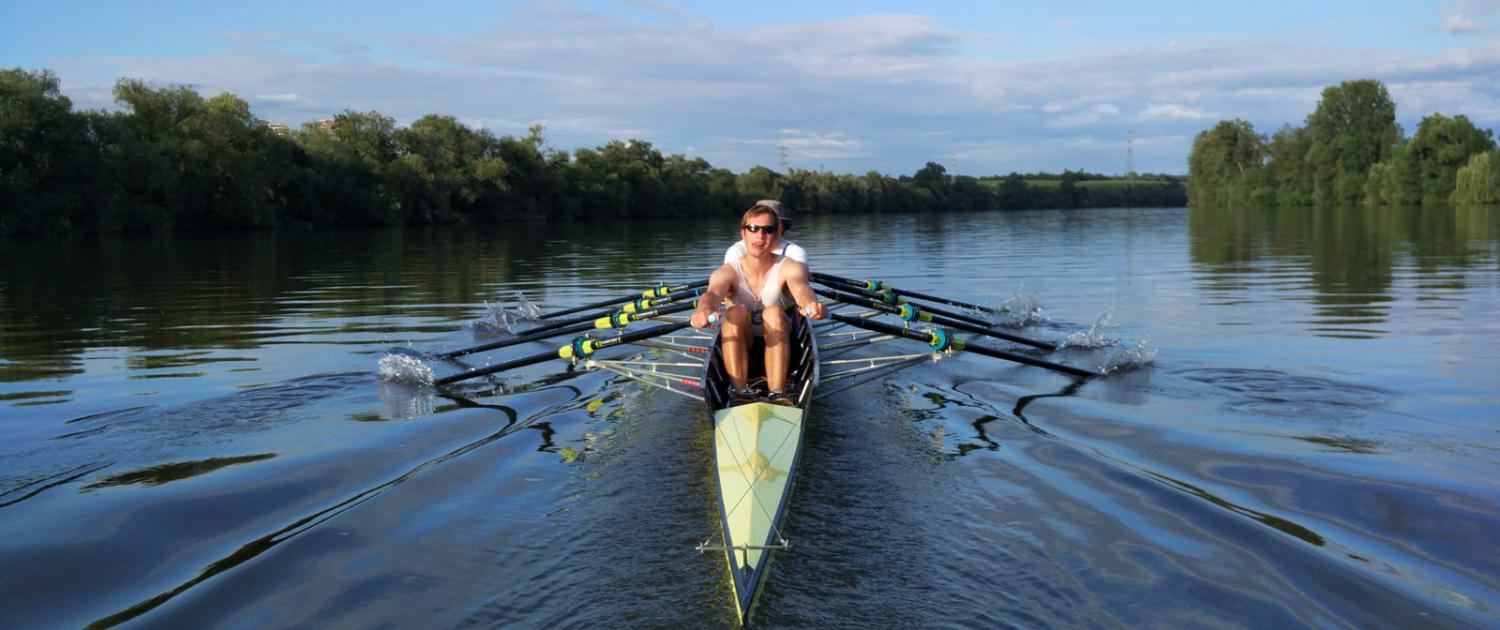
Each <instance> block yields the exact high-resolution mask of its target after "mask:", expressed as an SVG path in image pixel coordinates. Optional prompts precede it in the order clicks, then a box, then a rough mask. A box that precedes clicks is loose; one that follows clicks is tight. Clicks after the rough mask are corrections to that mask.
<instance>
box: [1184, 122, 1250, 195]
mask: <svg viewBox="0 0 1500 630" xmlns="http://www.w3.org/2000/svg"><path fill="white" fill-rule="evenodd" d="M1265 156H1266V149H1265V138H1263V137H1261V136H1260V135H1259V134H1257V133H1255V127H1254V126H1253V125H1251V124H1250V123H1249V122H1246V121H1243V120H1238V119H1236V120H1221V121H1219V124H1217V125H1214V126H1213V128H1211V129H1209V130H1207V131H1204V132H1202V133H1199V134H1198V136H1197V137H1196V138H1194V139H1193V149H1192V151H1191V152H1189V153H1188V202H1189V203H1191V204H1193V205H1199V204H1204V205H1229V204H1233V203H1236V202H1240V201H1244V200H1247V199H1249V197H1250V184H1251V182H1250V176H1251V175H1252V173H1253V172H1255V171H1257V170H1259V169H1260V168H1261V167H1262V166H1263V164H1264V161H1265Z"/></svg>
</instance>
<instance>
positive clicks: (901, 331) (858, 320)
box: [829, 313, 1098, 377]
mask: <svg viewBox="0 0 1500 630" xmlns="http://www.w3.org/2000/svg"><path fill="white" fill-rule="evenodd" d="M829 317H831V318H833V319H834V320H835V321H840V322H843V323H845V324H849V325H850V326H856V327H859V328H863V329H865V330H873V331H875V332H878V333H884V334H887V335H895V336H898V337H906V338H907V339H914V340H916V341H925V342H927V345H929V346H931V347H932V348H933V349H934V350H948V349H952V350H963V351H966V352H973V353H976V354H982V355H985V356H988V357H994V358H996V359H1005V360H1006V361H1015V362H1016V363H1025V364H1026V365H1034V366H1036V367H1040V368H1047V369H1049V370H1054V371H1057V372H1062V373H1063V374H1071V375H1073V376H1080V377H1093V376H1098V374H1095V373H1093V372H1089V371H1087V370H1082V369H1079V368H1076V367H1073V366H1070V365H1063V364H1061V363H1053V362H1051V361H1046V360H1042V359H1036V358H1032V357H1028V356H1026V355H1024V354H1016V353H1014V352H1006V351H1004V350H996V349H994V348H986V347H984V346H971V345H967V344H965V343H964V342H963V340H961V339H956V338H954V337H952V336H950V335H949V334H948V332H947V331H945V330H943V329H941V328H939V329H936V330H931V331H926V332H924V331H919V330H912V329H910V328H902V327H901V326H892V325H890V324H886V323H882V322H874V321H870V320H868V319H865V318H862V317H851V316H848V315H844V314H841V313H831V314H829Z"/></svg>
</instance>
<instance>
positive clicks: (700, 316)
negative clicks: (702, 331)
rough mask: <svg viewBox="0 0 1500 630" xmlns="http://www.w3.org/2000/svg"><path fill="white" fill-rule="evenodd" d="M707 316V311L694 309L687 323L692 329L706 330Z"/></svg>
mask: <svg viewBox="0 0 1500 630" xmlns="http://www.w3.org/2000/svg"><path fill="white" fill-rule="evenodd" d="M708 315H709V311H704V310H703V309H701V308H700V309H696V310H694V311H693V316H692V317H690V318H688V323H689V324H692V326H693V328H707V327H708Z"/></svg>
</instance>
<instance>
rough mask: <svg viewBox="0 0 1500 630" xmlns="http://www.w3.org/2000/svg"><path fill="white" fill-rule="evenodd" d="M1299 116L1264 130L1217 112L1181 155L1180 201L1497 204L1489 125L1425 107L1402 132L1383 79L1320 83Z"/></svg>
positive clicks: (1499, 168) (1498, 185)
mask: <svg viewBox="0 0 1500 630" xmlns="http://www.w3.org/2000/svg"><path fill="white" fill-rule="evenodd" d="M1305 122H1306V124H1305V126H1303V127H1292V126H1290V125H1287V126H1284V127H1282V128H1281V130H1279V131H1277V132H1276V133H1275V134H1272V135H1271V136H1270V137H1269V138H1268V137H1266V136H1265V135H1263V134H1261V133H1258V132H1257V131H1256V130H1255V127H1254V126H1253V125H1251V124H1250V123H1248V122H1246V121H1243V120H1225V121H1220V122H1219V123H1218V124H1217V125H1215V126H1214V127H1213V128H1211V129H1208V130H1206V131H1204V132H1202V133H1200V134H1198V136H1197V138H1196V139H1195V140H1194V141H1193V149H1192V153H1191V154H1189V157H1188V198H1189V202H1190V203H1191V204H1192V205H1194V206H1200V205H1201V206H1221V205H1242V204H1247V203H1248V204H1256V205H1273V204H1274V205H1282V206H1327V205H1352V204H1368V205H1422V206H1429V205H1437V204H1448V203H1455V204H1467V203H1490V204H1493V203H1500V155H1497V152H1496V150H1495V141H1494V137H1493V136H1494V134H1493V133H1492V132H1491V131H1490V130H1488V129H1479V128H1478V127H1476V126H1475V125H1474V123H1473V122H1472V121H1470V120H1469V119H1468V117H1466V116H1464V115H1462V114H1460V115H1457V116H1453V117H1449V116H1446V115H1443V114H1440V113H1434V114H1432V115H1430V116H1427V117H1425V118H1423V119H1422V121H1421V123H1419V124H1418V125H1417V132H1416V134H1415V135H1414V136H1412V137H1410V138H1407V137H1405V136H1404V134H1403V132H1402V129H1401V127H1400V125H1398V124H1397V123H1396V104H1395V102H1394V101H1392V100H1391V96H1390V93H1389V92H1388V91H1387V90H1386V87H1385V85H1384V84H1382V83H1381V82H1379V81H1373V80H1359V81H1345V82H1343V83H1340V84H1339V85H1337V86H1331V87H1328V88H1326V89H1324V90H1323V94H1322V98H1321V100H1320V101H1319V102H1318V105H1317V108H1316V109H1315V110H1314V111H1313V113H1311V114H1309V115H1308V116H1307V119H1306V121H1305Z"/></svg>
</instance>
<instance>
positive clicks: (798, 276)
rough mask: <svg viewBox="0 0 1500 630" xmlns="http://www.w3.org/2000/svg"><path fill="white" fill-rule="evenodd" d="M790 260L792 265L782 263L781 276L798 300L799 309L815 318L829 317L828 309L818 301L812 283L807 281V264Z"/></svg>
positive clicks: (794, 297) (793, 296) (793, 297)
mask: <svg viewBox="0 0 1500 630" xmlns="http://www.w3.org/2000/svg"><path fill="white" fill-rule="evenodd" d="M789 262H791V264H790V265H788V264H786V263H782V265H781V277H782V278H783V279H785V280H786V288H787V290H788V291H790V292H791V293H792V299H795V300H797V310H799V311H802V312H803V313H806V314H807V316H808V317H811V318H813V319H823V318H824V317H827V316H828V309H827V308H825V307H824V306H823V303H822V302H819V301H818V295H817V294H816V293H813V289H812V285H810V284H808V283H807V265H804V264H802V263H799V262H796V261H789Z"/></svg>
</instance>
